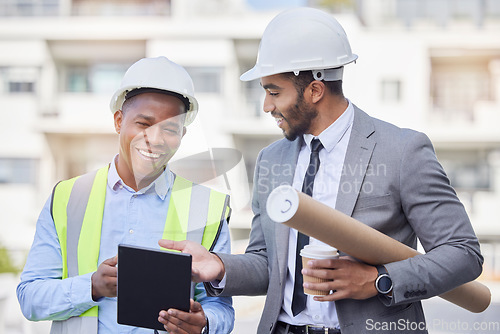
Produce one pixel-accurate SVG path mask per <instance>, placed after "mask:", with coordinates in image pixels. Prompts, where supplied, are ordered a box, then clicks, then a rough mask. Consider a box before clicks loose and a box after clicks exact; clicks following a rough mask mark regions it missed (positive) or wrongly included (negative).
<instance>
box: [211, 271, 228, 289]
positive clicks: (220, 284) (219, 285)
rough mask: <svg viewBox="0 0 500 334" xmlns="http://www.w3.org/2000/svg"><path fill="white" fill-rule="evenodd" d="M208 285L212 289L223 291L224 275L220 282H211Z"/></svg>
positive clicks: (224, 285) (224, 284)
mask: <svg viewBox="0 0 500 334" xmlns="http://www.w3.org/2000/svg"><path fill="white" fill-rule="evenodd" d="M210 285H211V286H212V287H213V288H214V289H220V290H223V289H224V288H225V287H226V274H224V277H222V280H220V281H219V280H213V281H211V282H210Z"/></svg>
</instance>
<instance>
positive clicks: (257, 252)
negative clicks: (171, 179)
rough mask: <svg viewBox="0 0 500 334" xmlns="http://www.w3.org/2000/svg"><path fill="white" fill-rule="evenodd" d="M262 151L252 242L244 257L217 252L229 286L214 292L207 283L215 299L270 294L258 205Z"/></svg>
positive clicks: (254, 199)
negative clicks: (218, 297)
mask: <svg viewBox="0 0 500 334" xmlns="http://www.w3.org/2000/svg"><path fill="white" fill-rule="evenodd" d="M261 158H262V152H261V153H259V156H258V157H257V164H256V168H255V174H254V187H253V196H252V210H253V213H254V218H253V220H252V230H251V233H250V240H249V244H248V247H247V249H246V251H245V254H224V253H217V255H218V256H219V257H220V259H221V260H222V262H223V263H224V267H225V270H226V285H225V287H224V288H223V289H222V290H221V289H214V288H213V287H212V285H211V284H209V283H205V287H206V289H207V291H208V293H209V294H210V295H213V296H237V295H247V296H254V295H263V294H266V292H267V286H268V281H269V275H268V267H267V261H268V258H267V246H266V241H265V236H264V233H263V229H262V225H261V218H260V210H261V208H260V205H259V198H260V196H259V194H258V192H259V186H258V185H259V182H260V181H259V180H260V177H259V175H260V169H261V162H260V161H261Z"/></svg>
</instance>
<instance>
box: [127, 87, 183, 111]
mask: <svg viewBox="0 0 500 334" xmlns="http://www.w3.org/2000/svg"><path fill="white" fill-rule="evenodd" d="M144 93H158V94H165V95H170V96H174V97H176V98H178V99H179V100H181V101H182V103H184V106H185V111H186V112H187V111H188V110H189V109H190V107H191V102H189V99H188V98H187V97H185V96H184V95H181V94H179V93H176V92H171V91H169V90H163V89H158V88H150V87H141V88H136V89H132V90H129V91H128V92H127V93H126V94H125V101H127V100H128V99H131V98H133V97H134V96H137V95H139V94H144Z"/></svg>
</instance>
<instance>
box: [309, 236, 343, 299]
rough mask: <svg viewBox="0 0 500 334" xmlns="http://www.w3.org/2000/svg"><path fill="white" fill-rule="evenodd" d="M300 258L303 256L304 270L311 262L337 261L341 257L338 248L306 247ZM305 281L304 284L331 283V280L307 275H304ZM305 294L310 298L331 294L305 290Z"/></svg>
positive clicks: (324, 246) (323, 246) (325, 246)
mask: <svg viewBox="0 0 500 334" xmlns="http://www.w3.org/2000/svg"><path fill="white" fill-rule="evenodd" d="M300 256H302V268H306V267H307V263H308V262H309V261H310V260H322V259H337V258H338V257H339V254H338V250H337V248H335V247H331V246H327V245H306V246H305V247H304V248H303V249H301V250H300ZM308 268H309V267H308ZM303 279H304V282H310V283H322V282H328V281H330V280H329V279H323V278H318V277H311V276H307V275H303ZM304 293H305V294H306V295H310V296H326V295H328V294H329V291H322V290H311V289H306V288H304Z"/></svg>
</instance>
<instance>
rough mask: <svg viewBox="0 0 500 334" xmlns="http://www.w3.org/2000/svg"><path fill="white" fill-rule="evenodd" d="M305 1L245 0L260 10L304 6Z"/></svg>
mask: <svg viewBox="0 0 500 334" xmlns="http://www.w3.org/2000/svg"><path fill="white" fill-rule="evenodd" d="M306 2H307V1H306V0H247V3H248V4H249V5H250V6H251V7H252V8H255V9H261V10H267V9H279V8H288V7H293V6H305V5H306Z"/></svg>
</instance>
